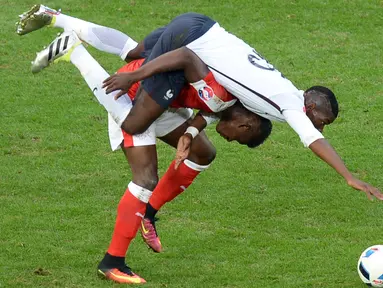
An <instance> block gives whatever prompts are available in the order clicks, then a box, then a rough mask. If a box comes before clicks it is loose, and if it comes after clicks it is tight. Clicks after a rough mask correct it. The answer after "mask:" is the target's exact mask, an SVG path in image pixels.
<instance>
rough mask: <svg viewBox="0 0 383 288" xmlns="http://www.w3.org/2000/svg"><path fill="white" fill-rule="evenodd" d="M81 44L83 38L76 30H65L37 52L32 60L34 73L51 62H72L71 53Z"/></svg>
mask: <svg viewBox="0 0 383 288" xmlns="http://www.w3.org/2000/svg"><path fill="white" fill-rule="evenodd" d="M80 44H81V40H80V39H79V38H78V36H77V34H76V33H75V32H74V31H67V32H63V33H62V34H61V35H59V36H58V37H57V38H56V39H55V40H53V41H52V43H51V44H49V46H48V47H46V48H44V50H42V51H40V52H38V53H36V58H35V60H34V61H33V62H32V73H38V72H40V71H41V70H43V69H44V68H46V67H48V66H49V64H51V63H57V62H60V61H66V62H70V55H71V54H72V52H73V50H74V48H76V47H77V46H78V45H80Z"/></svg>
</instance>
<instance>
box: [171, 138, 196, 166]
mask: <svg viewBox="0 0 383 288" xmlns="http://www.w3.org/2000/svg"><path fill="white" fill-rule="evenodd" d="M192 140H193V137H192V135H190V134H189V133H186V134H184V135H182V136H181V137H180V139H179V140H178V145H177V153H176V163H175V166H174V168H175V169H176V170H177V169H178V166H180V164H181V163H182V162H183V161H184V160H185V159H187V158H188V156H189V153H190V147H191V143H192Z"/></svg>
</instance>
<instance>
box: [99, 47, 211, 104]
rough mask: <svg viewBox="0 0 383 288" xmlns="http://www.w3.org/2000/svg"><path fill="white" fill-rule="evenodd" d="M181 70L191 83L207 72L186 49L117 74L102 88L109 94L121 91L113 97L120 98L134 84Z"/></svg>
mask: <svg viewBox="0 0 383 288" xmlns="http://www.w3.org/2000/svg"><path fill="white" fill-rule="evenodd" d="M176 70H183V71H184V72H185V77H186V79H187V80H188V81H189V82H190V83H192V82H197V81H199V80H201V79H203V78H204V77H205V76H206V75H207V74H208V73H209V70H208V68H207V66H206V65H205V64H204V63H203V62H202V61H201V60H200V59H199V58H198V56H197V55H195V54H194V53H193V52H192V51H190V50H189V49H188V48H186V47H182V48H179V49H176V50H174V51H171V52H168V53H165V54H163V55H161V56H159V57H157V58H156V59H154V60H152V61H150V62H148V63H146V64H145V65H143V66H141V67H140V68H139V69H137V70H135V71H133V72H130V73H119V74H115V75H112V76H110V77H108V78H107V79H106V80H105V81H104V86H103V87H104V88H105V87H106V88H107V89H106V93H107V94H109V93H111V92H113V91H117V90H121V92H119V93H118V94H117V95H116V96H115V97H116V98H118V97H121V96H122V95H124V94H125V93H126V92H127V91H128V89H129V88H130V87H131V86H132V85H133V84H134V83H136V82H139V81H141V80H144V79H146V78H148V77H150V76H153V75H155V74H158V73H164V72H169V71H176Z"/></svg>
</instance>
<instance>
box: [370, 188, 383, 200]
mask: <svg viewBox="0 0 383 288" xmlns="http://www.w3.org/2000/svg"><path fill="white" fill-rule="evenodd" d="M371 194H372V195H374V196H375V198H376V199H379V200H383V195H382V193H381V192H380V191H379V190H378V189H376V188H373V189H372V191H371Z"/></svg>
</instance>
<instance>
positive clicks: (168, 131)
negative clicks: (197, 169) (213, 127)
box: [156, 108, 216, 165]
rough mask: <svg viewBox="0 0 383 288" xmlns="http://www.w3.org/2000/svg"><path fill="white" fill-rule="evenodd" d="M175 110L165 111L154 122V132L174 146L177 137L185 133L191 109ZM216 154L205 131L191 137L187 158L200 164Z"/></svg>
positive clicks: (207, 162)
mask: <svg viewBox="0 0 383 288" xmlns="http://www.w3.org/2000/svg"><path fill="white" fill-rule="evenodd" d="M175 111H176V112H165V113H164V114H163V115H162V116H161V117H162V118H161V119H158V121H157V122H156V124H157V125H156V129H157V130H156V134H157V136H158V138H159V139H161V140H162V141H164V142H165V143H167V144H169V145H170V146H172V147H174V148H176V147H177V144H178V140H179V138H180V137H181V136H182V135H183V134H184V133H185V131H186V129H187V127H189V123H190V121H191V116H192V112H191V109H182V108H181V109H176V110H175ZM215 155H216V150H215V147H214V146H213V144H212V143H211V142H210V141H209V139H208V138H207V136H206V134H205V132H203V131H202V132H201V133H199V134H198V136H197V137H196V138H195V139H193V142H192V147H191V151H190V155H189V157H188V159H189V160H190V161H192V162H195V163H197V164H200V165H208V164H210V163H211V162H212V161H213V160H214V158H215Z"/></svg>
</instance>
